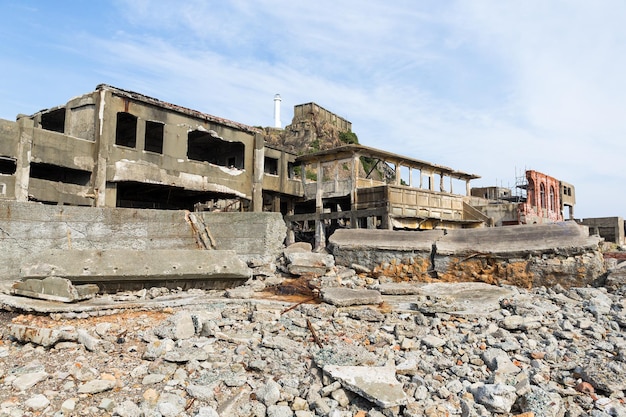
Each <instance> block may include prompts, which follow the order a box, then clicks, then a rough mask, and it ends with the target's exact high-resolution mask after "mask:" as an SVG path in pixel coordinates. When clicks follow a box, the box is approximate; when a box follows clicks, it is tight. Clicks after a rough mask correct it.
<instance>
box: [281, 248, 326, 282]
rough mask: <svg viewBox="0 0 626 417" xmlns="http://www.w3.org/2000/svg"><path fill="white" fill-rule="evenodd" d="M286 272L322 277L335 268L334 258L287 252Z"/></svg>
mask: <svg viewBox="0 0 626 417" xmlns="http://www.w3.org/2000/svg"><path fill="white" fill-rule="evenodd" d="M285 257H286V259H287V263H288V266H287V270H288V271H289V273H290V274H293V275H317V276H322V275H324V274H326V273H327V272H328V271H330V270H331V269H332V268H333V267H334V266H335V258H334V257H333V256H332V255H329V254H325V253H314V252H287V253H285Z"/></svg>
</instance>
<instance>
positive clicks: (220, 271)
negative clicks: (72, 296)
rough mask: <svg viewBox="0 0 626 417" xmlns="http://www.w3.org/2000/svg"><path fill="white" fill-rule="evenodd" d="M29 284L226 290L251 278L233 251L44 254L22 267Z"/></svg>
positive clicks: (85, 251) (88, 251)
mask: <svg viewBox="0 0 626 417" xmlns="http://www.w3.org/2000/svg"><path fill="white" fill-rule="evenodd" d="M20 275H21V277H22V278H23V279H27V278H46V277H49V276H60V277H63V278H66V279H69V280H71V282H72V283H73V284H74V285H76V284H97V285H98V286H99V287H100V288H101V290H103V291H110V290H117V289H118V288H123V289H140V288H144V287H150V286H154V287H164V286H172V285H175V286H180V287H183V288H194V287H200V288H228V287H233V286H235V285H238V284H243V283H245V282H246V281H247V280H248V279H249V278H250V277H251V276H252V274H251V270H250V268H248V266H247V265H246V263H244V262H243V261H242V260H241V259H240V258H239V257H238V256H237V255H236V253H235V252H234V251H225V250H212V251H203V250H150V251H143V250H105V251H102V250H54V249H53V250H44V251H41V252H40V253H38V254H37V255H33V256H32V257H30V258H29V259H25V260H23V262H22V266H21V269H20Z"/></svg>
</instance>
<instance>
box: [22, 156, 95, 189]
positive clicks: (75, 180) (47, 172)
mask: <svg viewBox="0 0 626 417" xmlns="http://www.w3.org/2000/svg"><path fill="white" fill-rule="evenodd" d="M30 176H31V177H32V178H38V179H40V180H48V181H55V182H64V183H67V184H76V185H89V181H90V179H91V172H89V171H81V170H79V169H74V168H67V167H62V166H59V165H52V164H40V163H36V162H31V164H30Z"/></svg>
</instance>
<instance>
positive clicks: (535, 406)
mask: <svg viewBox="0 0 626 417" xmlns="http://www.w3.org/2000/svg"><path fill="white" fill-rule="evenodd" d="M518 403H519V405H520V407H521V409H522V411H523V412H533V413H534V414H535V415H536V416H545V417H563V415H564V414H565V409H564V408H563V405H562V401H561V396H560V395H559V394H557V393H555V392H552V393H550V392H547V391H545V390H543V389H541V388H540V387H538V386H533V387H532V390H531V391H530V392H528V393H526V394H524V395H523V396H522V397H521V398H520V399H519V401H518Z"/></svg>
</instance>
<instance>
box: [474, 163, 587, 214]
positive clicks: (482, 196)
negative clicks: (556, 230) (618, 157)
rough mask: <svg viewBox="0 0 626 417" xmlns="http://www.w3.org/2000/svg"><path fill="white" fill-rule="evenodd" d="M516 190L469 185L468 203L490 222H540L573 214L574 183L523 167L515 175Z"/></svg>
mask: <svg viewBox="0 0 626 417" xmlns="http://www.w3.org/2000/svg"><path fill="white" fill-rule="evenodd" d="M515 187H516V191H517V193H515V194H513V193H512V192H511V190H510V189H508V188H504V187H483V188H473V189H472V191H471V194H472V200H471V204H472V205H473V206H474V207H475V208H476V209H478V210H480V211H481V212H483V213H484V214H485V215H486V216H488V217H490V218H491V219H492V222H493V225H494V226H509V225H516V224H543V223H554V222H559V221H563V220H565V218H564V215H563V212H564V210H565V208H568V209H569V217H568V220H573V218H574V204H575V203H576V194H575V191H574V186H573V185H571V184H569V183H566V182H564V181H560V180H557V179H556V178H554V177H551V176H549V175H546V174H543V173H541V172H537V171H533V170H527V171H526V172H525V176H524V177H521V178H519V179H518V181H517V184H516V186H515Z"/></svg>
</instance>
